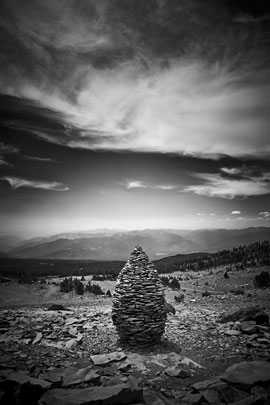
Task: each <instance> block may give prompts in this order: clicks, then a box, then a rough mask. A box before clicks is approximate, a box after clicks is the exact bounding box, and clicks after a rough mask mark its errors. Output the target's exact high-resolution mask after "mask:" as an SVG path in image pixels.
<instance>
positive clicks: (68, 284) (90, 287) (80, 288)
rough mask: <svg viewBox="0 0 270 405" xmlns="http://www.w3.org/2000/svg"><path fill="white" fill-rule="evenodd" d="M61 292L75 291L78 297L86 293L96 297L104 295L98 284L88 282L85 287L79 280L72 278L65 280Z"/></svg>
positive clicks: (61, 284) (61, 285)
mask: <svg viewBox="0 0 270 405" xmlns="http://www.w3.org/2000/svg"><path fill="white" fill-rule="evenodd" d="M60 291H61V292H65V293H69V292H71V291H75V292H76V294H78V295H83V294H84V292H89V293H91V294H95V295H104V292H103V291H102V289H101V287H100V286H99V285H98V284H95V283H90V281H88V283H87V284H86V286H84V284H83V283H82V281H80V280H78V279H77V278H74V279H73V278H72V277H69V278H67V277H66V278H64V280H63V281H62V282H61V283H60Z"/></svg>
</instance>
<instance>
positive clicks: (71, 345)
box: [66, 339, 78, 350]
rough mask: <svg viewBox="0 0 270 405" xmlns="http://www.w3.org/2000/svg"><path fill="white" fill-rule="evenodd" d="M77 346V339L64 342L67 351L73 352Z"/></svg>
mask: <svg viewBox="0 0 270 405" xmlns="http://www.w3.org/2000/svg"><path fill="white" fill-rule="evenodd" d="M77 346H78V341H77V339H70V340H68V341H67V342H66V348H67V349H68V350H74V349H76V347H77Z"/></svg>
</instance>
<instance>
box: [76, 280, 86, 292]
mask: <svg viewBox="0 0 270 405" xmlns="http://www.w3.org/2000/svg"><path fill="white" fill-rule="evenodd" d="M75 291H76V294H78V295H83V293H84V287H83V283H82V282H81V281H78V282H77V283H76V286H75Z"/></svg>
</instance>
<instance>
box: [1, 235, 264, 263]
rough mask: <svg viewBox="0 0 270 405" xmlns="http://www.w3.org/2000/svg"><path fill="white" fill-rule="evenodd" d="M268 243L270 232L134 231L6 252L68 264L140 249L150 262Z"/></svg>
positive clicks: (34, 243)
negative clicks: (173, 256)
mask: <svg viewBox="0 0 270 405" xmlns="http://www.w3.org/2000/svg"><path fill="white" fill-rule="evenodd" d="M264 240H270V228H266V227H260V228H247V229H240V230H239V229H238V230H237V229H232V230H229V229H213V230H205V229H202V230H196V231H193V230H192V231H190V230H189V231H187V230H171V229H170V230H167V229H164V230H163V229H160V230H151V229H150V230H136V231H125V232H123V231H108V230H100V231H95V232H94V231H93V233H91V232H85V233H83V232H76V233H68V234H59V235H52V236H50V237H48V238H35V239H31V240H29V241H26V242H24V243H23V244H21V245H20V246H17V247H15V248H13V249H10V250H9V251H8V255H9V256H10V257H14V258H40V259H69V260H80V259H81V260H125V259H126V256H127V252H130V251H131V250H132V249H133V248H134V246H136V245H138V244H139V245H141V246H143V248H144V249H145V251H146V252H147V253H148V255H149V257H150V258H151V260H157V259H159V258H163V257H168V256H172V255H177V254H188V253H194V252H217V251H218V250H223V249H232V248H233V247H235V246H239V245H244V244H251V243H254V242H260V241H264ZM0 249H1V246H0Z"/></svg>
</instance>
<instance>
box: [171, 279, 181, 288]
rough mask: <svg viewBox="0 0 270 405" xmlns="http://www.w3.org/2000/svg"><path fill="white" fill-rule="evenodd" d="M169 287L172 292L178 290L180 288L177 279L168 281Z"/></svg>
mask: <svg viewBox="0 0 270 405" xmlns="http://www.w3.org/2000/svg"><path fill="white" fill-rule="evenodd" d="M170 287H171V289H172V290H180V288H181V287H180V283H179V281H178V280H177V278H175V277H173V279H172V280H171V281H170Z"/></svg>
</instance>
